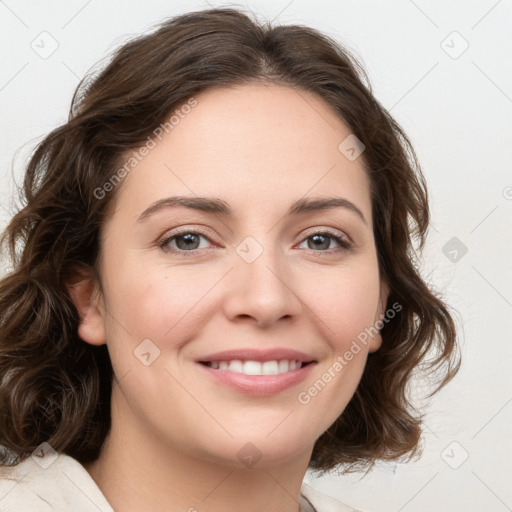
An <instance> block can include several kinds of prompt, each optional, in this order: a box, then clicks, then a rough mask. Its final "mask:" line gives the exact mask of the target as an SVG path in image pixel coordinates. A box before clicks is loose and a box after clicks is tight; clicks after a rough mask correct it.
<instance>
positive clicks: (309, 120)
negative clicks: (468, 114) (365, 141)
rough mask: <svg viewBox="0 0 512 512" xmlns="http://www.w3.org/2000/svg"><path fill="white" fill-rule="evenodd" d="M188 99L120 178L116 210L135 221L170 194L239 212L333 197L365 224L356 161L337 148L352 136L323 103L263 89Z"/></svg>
mask: <svg viewBox="0 0 512 512" xmlns="http://www.w3.org/2000/svg"><path fill="white" fill-rule="evenodd" d="M194 100H195V102H196V104H195V106H194V107H192V108H187V109H180V107H179V106H178V107H176V110H177V112H176V111H175V113H176V114H177V115H175V116H174V117H173V124H172V128H169V125H168V129H167V130H161V132H163V133H162V134H160V140H159V139H158V138H157V137H156V136H154V135H153V134H152V135H151V137H152V139H153V141H154V142H155V145H154V147H153V148H152V149H151V150H149V152H148V153H147V155H146V156H144V158H143V159H141V161H140V162H139V163H138V164H137V165H136V166H135V167H134V168H133V170H132V171H131V172H130V173H129V174H128V176H127V177H126V178H125V182H124V183H123V184H122V186H121V190H120V191H119V196H118V200H117V202H118V206H117V208H116V209H118V210H120V211H121V212H124V213H126V214H127V215H130V216H135V215H137V212H138V213H139V214H140V212H141V211H142V210H143V209H144V208H145V207H146V206H147V204H148V203H150V202H153V201H155V200H158V199H160V198H163V197H165V196H170V195H177V194H179V195H191V196H194V195H198V196H215V197H222V198H223V199H225V200H226V201H227V202H229V203H230V204H231V205H232V207H233V210H235V211H237V210H240V211H241V212H242V210H244V209H246V208H247V207H249V206H251V207H252V206H254V207H259V208H260V209H261V208H262V207H263V208H267V209H272V208H274V207H275V206H276V204H282V205H283V206H288V204H291V203H292V202H293V201H295V200H297V199H299V198H301V197H304V196H322V195H329V196H333V195H339V196H342V197H345V198H347V199H349V200H351V201H353V202H355V203H357V204H358V206H359V207H360V209H362V210H363V211H364V212H365V215H366V216H367V217H368V218H371V215H370V212H371V202H370V195H369V182H368V178H367V174H366V172H365V170H364V163H363V160H362V157H360V158H357V159H356V160H353V161H352V160H349V159H347V157H346V156H345V154H344V153H342V152H341V151H340V149H339V145H340V143H342V142H343V141H344V140H345V139H346V138H347V137H348V136H350V135H351V130H350V128H349V127H348V126H347V125H346V124H345V123H344V122H343V121H342V120H341V119H340V118H339V117H338V116H337V115H336V114H335V113H334V112H333V110H332V109H331V107H330V106H329V105H328V104H327V103H326V102H325V101H324V100H323V99H322V98H320V97H318V96H316V95H314V94H312V93H309V92H306V91H303V90H297V89H294V88H291V87H286V86H278V85H274V84H270V85H240V86H230V87H215V88H212V89H208V90H206V91H204V92H202V93H200V94H198V95H195V96H194ZM168 118H170V115H169V116H168ZM268 211H269V212H270V210H268ZM275 211H276V212H277V210H275Z"/></svg>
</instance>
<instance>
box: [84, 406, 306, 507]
mask: <svg viewBox="0 0 512 512" xmlns="http://www.w3.org/2000/svg"><path fill="white" fill-rule="evenodd" d="M145 432H146V431H145V430H143V429H142V428H140V425H138V424H137V420H136V419H135V418H134V416H131V418H130V420H129V421H127V418H126V416H125V415H123V423H122V425H121V424H120V421H119V418H118V416H117V415H116V414H113V415H112V425H111V430H110V433H109V436H108V437H107V439H106V442H105V443H104V445H103V448H102V451H101V454H100V456H99V458H98V459H97V460H96V461H94V462H92V463H88V464H85V465H84V466H85V469H86V470H87V471H88V472H89V474H90V475H91V477H92V478H93V480H94V481H95V482H96V484H97V485H98V487H99V488H100V490H101V491H102V492H103V494H104V495H105V497H106V499H107V501H108V502H109V503H110V505H111V506H112V508H113V509H114V510H115V511H116V512H120V511H122V512H135V511H136V512H149V511H151V512H154V511H160V510H165V511H168V512H183V511H187V512H199V511H206V510H207V511H208V512H239V511H240V509H241V508H243V510H244V511H245V512H259V511H261V510H265V511H267V512H299V508H300V507H299V496H300V488H301V485H302V480H303V478H304V475H305V473H306V470H307V467H308V463H309V459H310V456H311V452H312V448H313V447H312V446H311V447H309V448H308V449H307V450H304V451H302V452H298V453H297V454H296V455H295V456H294V457H293V459H290V460H287V461H284V462H280V463H276V464H272V465H270V464H267V465H264V466H261V467H259V466H260V464H259V463H257V464H255V466H254V467H250V468H249V467H242V468H241V467H240V466H241V464H240V462H239V461H238V460H237V459H235V460H233V461H226V462H225V463H223V462H222V461H220V462H219V461H217V460H207V459H206V457H204V456H201V455H199V454H190V453H187V452H184V451H183V450H181V449H180V447H179V446H178V447H175V446H171V445H169V444H168V443H165V442H163V441H162V439H159V438H158V436H156V435H149V434H148V435H145Z"/></svg>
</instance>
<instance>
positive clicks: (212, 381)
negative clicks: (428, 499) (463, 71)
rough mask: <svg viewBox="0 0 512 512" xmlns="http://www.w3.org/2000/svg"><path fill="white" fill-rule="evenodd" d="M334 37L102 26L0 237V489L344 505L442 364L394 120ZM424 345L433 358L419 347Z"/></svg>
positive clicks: (15, 497)
mask: <svg viewBox="0 0 512 512" xmlns="http://www.w3.org/2000/svg"><path fill="white" fill-rule="evenodd" d="M365 81H366V82H367V79H366V76H365V74H364V71H363V70H362V68H361V67H360V65H359V64H358V63H357V62H356V61H355V60H354V59H353V58H352V57H351V56H350V55H349V54H348V53H347V52H346V50H344V49H343V48H342V47H341V45H339V43H336V42H335V41H333V40H331V39H329V38H328V37H326V36H324V35H322V34H320V33H318V32H316V31H315V30H312V29H309V28H305V27H300V26H280V27H279V26H277V27H271V26H270V25H260V24H258V23H256V22H255V21H253V20H252V19H251V18H250V17H249V16H247V15H246V14H244V13H242V12H241V11H239V10H238V11H237V10H234V9H211V10H205V11H201V12H194V13H189V14H184V15H182V16H178V17H176V18H174V19H171V20H168V21H166V22H164V23H163V24H162V25H161V26H160V27H158V29H157V30H156V31H154V32H153V33H151V34H148V35H144V36H141V37H139V38H137V39H134V40H133V41H131V42H129V43H127V44H125V45H124V46H123V47H122V48H120V49H119V50H118V51H117V52H116V54H115V55H114V57H113V59H112V60H111V62H110V64H109V65H108V66H107V67H106V68H105V69H104V70H103V71H102V72H101V73H99V75H98V76H96V77H94V78H93V79H90V80H87V81H84V82H83V83H82V84H81V85H80V86H79V87H78V89H77V92H76V93H75V97H74V98H73V104H72V108H71V112H70V118H69V121H68V122H67V123H66V124H65V125H63V126H61V127H59V128H57V129H56V130H54V131H53V132H52V133H50V134H49V135H48V137H47V138H46V139H45V140H44V141H42V142H41V144H40V145H39V146H38V148H37V150H36V151H35V153H34V155H33V157H32V159H31V161H30V163H29V165H28V168H27V171H26V177H25V182H24V200H25V205H24V207H23V208H22V209H21V210H20V211H19V212H18V213H17V214H16V215H15V216H14V218H13V219H12V221H11V222H10V224H9V225H8V227H7V229H6V231H5V233H4V236H3V239H2V242H3V244H4V247H6V248H8V249H9V250H10V254H11V257H12V259H13V270H12V272H10V274H9V275H7V276H6V277H4V279H3V280H2V281H1V284H0V325H1V338H0V340H1V341H0V368H1V376H2V381H1V384H0V408H1V410H2V412H3V414H2V416H1V420H0V444H2V445H3V446H4V447H5V450H4V457H3V464H4V467H3V468H2V472H3V475H4V476H3V479H2V480H1V482H2V483H1V485H2V491H1V492H0V505H1V506H2V507H3V508H2V510H4V509H5V510H29V509H30V510H70V509H73V510H75V511H76V510H96V509H99V510H109V511H111V510H118V511H121V510H122V511H123V512H129V511H131V510H134V511H135V510H136V511H138V512H141V511H145V510H151V511H154V510H169V511H178V510H189V511H193V510H199V511H202V510H208V511H217V510H222V511H231V510H233V511H234V510H240V509H241V508H243V510H245V511H253V510H254V511H256V510H258V511H260V510H266V511H290V512H291V511H294V512H296V511H297V510H301V511H305V510H310V511H311V510H317V511H318V512H322V511H327V510H353V509H352V508H350V507H349V506H348V505H344V504H342V503H339V502H337V501H335V500H332V499H330V498H329V497H327V496H324V495H322V494H320V493H318V492H317V491H315V490H314V489H312V488H311V487H309V486H307V485H306V484H304V483H303V478H304V475H305V473H306V470H307V469H308V467H309V468H311V469H312V470H315V471H318V472H320V473H321V472H325V471H328V470H330V469H334V468H338V469H341V470H342V471H344V472H348V471H356V470H362V469H366V470H369V469H370V468H371V467H372V465H373V464H374V463H375V461H377V460H396V459H398V458H403V457H407V456H408V457H412V456H413V455H415V454H418V453H419V440H420V434H421V418H420V415H419V414H418V412H417V411H416V410H415V409H414V408H413V406H412V404H410V402H409V400H408V395H407V393H406V388H407V386H408V384H409V382H410V380H411V375H412V373H413V372H414V370H416V369H418V368H419V367H420V366H421V367H422V368H426V369H431V370H432V371H434V370H435V371H436V372H435V376H436V379H437V381H436V383H435V387H434V388H433V393H434V392H435V391H436V390H437V389H439V388H440V387H442V386H443V385H444V384H446V383H447V382H448V381H449V380H450V379H451V378H452V377H453V375H454V374H455V372H456V370H457V369H458V359H457V357H456V352H455V351H456V343H455V330H454V323H453V320H452V318H451V316H450V313H449V311H448V308H447V306H446V305H445V304H444V303H443V301H442V300H441V299H440V298H438V297H436V296H435V295H434V294H433V293H432V291H431V290H429V288H428V287H427V286H426V284H425V283H424V281H423V280H422V278H421V276H420V274H419V272H418V270H417V268H416V265H415V260H414V250H413V242H414V241H415V240H417V241H418V244H419V248H420V249H421V247H422V246H423V243H424V241H425V237H426V231H427V228H428V223H429V210H428V199H427V191H426V185H425V182H424V179H423V176H422V173H421V169H420V167H419V165H418V162H417V160H416V157H415V154H414V151H413V149H412V147H411V145H410V142H409V141H408V139H407V137H406V135H405V134H404V133H403V131H402V130H401V129H400V127H399V126H398V124H397V123H396V122H395V121H394V120H393V119H392V118H391V116H390V115H389V114H388V113H387V112H386V111H385V110H384V109H383V108H382V107H381V106H380V105H379V103H378V102H377V101H376V99H375V98H374V97H373V95H372V94H371V90H370V88H369V86H367V85H365ZM427 353H428V354H429V358H428V359H427Z"/></svg>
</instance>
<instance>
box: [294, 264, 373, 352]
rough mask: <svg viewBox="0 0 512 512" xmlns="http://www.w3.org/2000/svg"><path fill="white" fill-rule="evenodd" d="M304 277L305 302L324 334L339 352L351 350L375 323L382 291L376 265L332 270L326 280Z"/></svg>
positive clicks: (318, 277) (325, 277)
mask: <svg viewBox="0 0 512 512" xmlns="http://www.w3.org/2000/svg"><path fill="white" fill-rule="evenodd" d="M302 279H303V290H304V292H303V295H304V297H307V300H305V302H306V304H307V305H308V306H309V307H310V308H311V309H312V310H313V311H314V313H315V315H316V316H317V318H318V322H317V325H318V327H319V328H320V329H321V330H322V337H323V338H324V339H325V340H326V341H328V342H329V344H330V345H331V347H332V348H333V349H335V351H336V352H344V351H345V350H348V348H350V345H351V342H352V340H354V339H356V338H357V337H358V336H359V335H360V334H361V333H362V332H364V331H365V329H367V328H369V327H370V326H372V325H373V323H374V322H375V315H376V312H377V307H378V302H379V292H380V289H379V274H378V270H377V268H376V265H375V266H373V265H367V266H364V267H363V266H361V268H350V269H348V268H347V269H340V270H337V271H334V272H332V271H331V272H329V274H327V273H326V275H325V276H324V278H323V279H322V277H321V276H317V277H316V278H315V279H311V278H310V276H304V277H303V278H302Z"/></svg>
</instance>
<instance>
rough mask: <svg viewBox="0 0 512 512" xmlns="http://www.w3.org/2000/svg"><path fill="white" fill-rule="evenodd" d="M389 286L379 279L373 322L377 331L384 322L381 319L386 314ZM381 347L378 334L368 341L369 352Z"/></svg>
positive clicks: (380, 338)
mask: <svg viewBox="0 0 512 512" xmlns="http://www.w3.org/2000/svg"><path fill="white" fill-rule="evenodd" d="M389 291H390V290H389V285H388V283H387V282H386V281H385V280H384V279H381V281H380V293H379V304H378V306H377V311H376V313H375V319H374V321H373V325H374V327H375V329H378V330H379V331H380V330H381V329H382V327H383V325H384V322H383V320H382V319H383V318H384V315H385V314H386V305H387V303H388V297H389ZM381 345H382V335H381V334H380V332H379V333H378V334H376V335H374V336H372V337H371V339H370V344H369V352H375V351H377V350H378V349H379V348H380V347H381Z"/></svg>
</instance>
